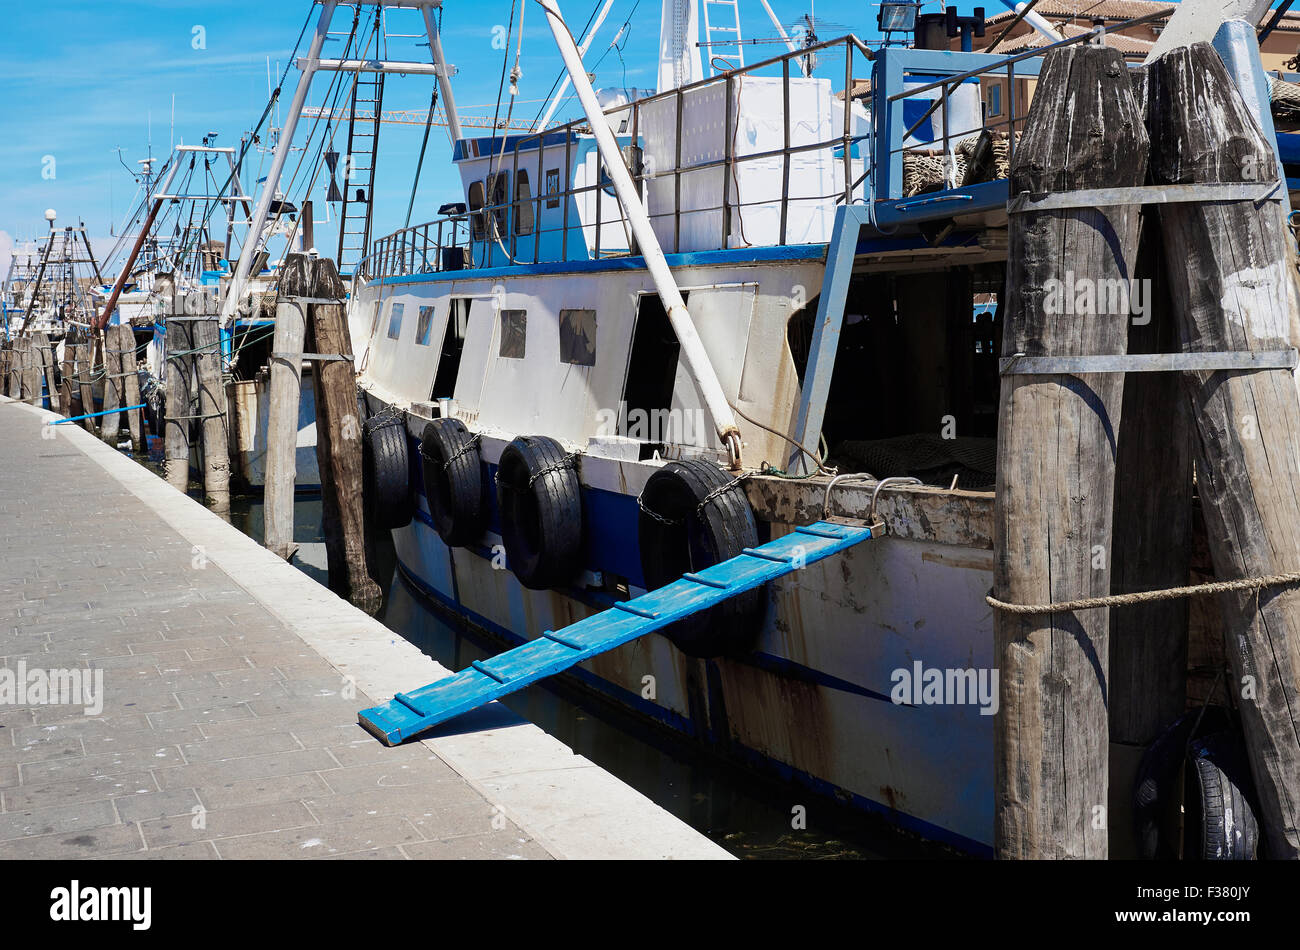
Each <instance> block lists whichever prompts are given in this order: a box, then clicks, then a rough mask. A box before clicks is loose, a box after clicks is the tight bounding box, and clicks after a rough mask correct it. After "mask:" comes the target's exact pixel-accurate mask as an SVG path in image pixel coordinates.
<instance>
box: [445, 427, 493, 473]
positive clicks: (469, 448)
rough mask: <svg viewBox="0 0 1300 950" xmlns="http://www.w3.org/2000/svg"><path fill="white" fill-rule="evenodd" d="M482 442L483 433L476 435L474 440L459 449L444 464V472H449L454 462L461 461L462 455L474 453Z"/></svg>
mask: <svg viewBox="0 0 1300 950" xmlns="http://www.w3.org/2000/svg"><path fill="white" fill-rule="evenodd" d="M482 441H483V433H482V432H476V433H474V437H473V438H472V439H470V440H469V441H468V442H466V443H465V444H464V445H462V446H461V447H460V448H459V449H457V450H456V452H455V453H454V454H453V455H452V456H451V458H449V459H447V461H445V462H443V463H442V470H443V471H444V472H445V471H447V470H448V469H449V468H451V465H452V463H453V462H455V461H456V460H457V459H459V458H460V457H461V456H462V455H467V454H469V453H470V452H472V451H473V450H474V448H475V447H476V446H477V445H478V444H479V443H480V442H482Z"/></svg>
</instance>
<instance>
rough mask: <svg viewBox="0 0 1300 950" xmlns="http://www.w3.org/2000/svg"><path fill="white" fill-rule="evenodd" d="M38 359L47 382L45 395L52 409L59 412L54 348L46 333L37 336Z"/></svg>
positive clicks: (42, 374)
mask: <svg viewBox="0 0 1300 950" xmlns="http://www.w3.org/2000/svg"><path fill="white" fill-rule="evenodd" d="M36 349H37V357H38V358H39V359H40V362H41V376H42V378H43V379H44V380H45V393H46V395H47V396H49V398H50V409H51V411H53V412H58V411H59V403H60V399H59V385H58V380H57V379H56V378H55V373H54V347H53V346H52V345H51V343H50V338H49V337H48V336H47V335H46V334H44V333H38V334H37V335H36Z"/></svg>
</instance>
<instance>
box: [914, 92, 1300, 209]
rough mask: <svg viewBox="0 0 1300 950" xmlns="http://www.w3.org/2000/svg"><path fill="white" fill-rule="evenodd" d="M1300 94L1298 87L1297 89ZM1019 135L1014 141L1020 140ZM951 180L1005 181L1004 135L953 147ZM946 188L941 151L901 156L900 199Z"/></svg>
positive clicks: (989, 134) (971, 138)
mask: <svg viewBox="0 0 1300 950" xmlns="http://www.w3.org/2000/svg"><path fill="white" fill-rule="evenodd" d="M1297 90H1298V91H1300V87H1297ZM1019 135H1020V134H1019V133H1016V140H1017V141H1019ZM953 163H954V167H953V172H954V175H953V177H954V179H955V180H956V182H957V184H958V186H959V187H966V186H968V185H976V184H979V183H980V182H985V181H994V180H996V179H998V178H1006V177H1007V176H1008V174H1009V173H1010V171H1011V143H1010V140H1009V139H1008V137H1007V134H1006V133H1005V132H995V131H990V130H988V129H985V130H984V131H982V132H980V133H979V134H978V135H968V136H967V137H966V138H964V139H960V140H959V141H958V142H957V144H956V145H955V146H954V147H953ZM946 187H947V179H946V178H945V176H944V162H943V152H942V151H941V150H933V149H930V150H924V149H914V150H912V151H908V152H904V153H903V197H904V198H912V197H915V196H916V195H921V194H926V193H927V192H931V191H941V190H943V189H944V188H946Z"/></svg>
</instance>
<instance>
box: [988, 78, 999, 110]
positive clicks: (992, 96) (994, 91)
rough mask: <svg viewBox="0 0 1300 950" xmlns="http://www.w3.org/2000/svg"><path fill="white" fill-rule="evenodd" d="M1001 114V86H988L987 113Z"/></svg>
mask: <svg viewBox="0 0 1300 950" xmlns="http://www.w3.org/2000/svg"><path fill="white" fill-rule="evenodd" d="M1001 114H1002V87H1001V86H997V85H994V86H989V115H1001Z"/></svg>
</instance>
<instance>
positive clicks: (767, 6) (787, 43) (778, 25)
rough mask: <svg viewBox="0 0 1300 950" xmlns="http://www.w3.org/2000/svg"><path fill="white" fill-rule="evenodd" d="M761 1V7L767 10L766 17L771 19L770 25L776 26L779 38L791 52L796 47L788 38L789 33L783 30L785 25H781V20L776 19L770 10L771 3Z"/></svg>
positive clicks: (765, 0)
mask: <svg viewBox="0 0 1300 950" xmlns="http://www.w3.org/2000/svg"><path fill="white" fill-rule="evenodd" d="M761 2H762V4H763V9H764V10H766V11H767V18H768V19H769V20H771V21H772V25H773V26H774V27H776V31H777V32H778V33H780V34H781V40H782V41H783V42H784V43H785V48H786V49H788V50H789V51H790V52H792V53H793V52H794V51H795V50H796V49H797V47H796V46H795V45H794V41H793V40H791V39H790V36H789V34H787V33H786V32H785V27H783V26H782V25H781V21H780V20H778V19H777V18H776V14H775V13H773V12H772V5H771V4H770V3H768V2H767V0H761Z"/></svg>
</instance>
